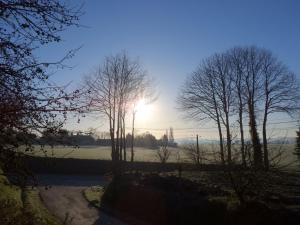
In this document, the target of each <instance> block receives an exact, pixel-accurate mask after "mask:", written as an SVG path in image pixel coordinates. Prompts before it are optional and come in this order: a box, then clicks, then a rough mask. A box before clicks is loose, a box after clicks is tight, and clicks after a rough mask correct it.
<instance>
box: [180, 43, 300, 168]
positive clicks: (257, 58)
mask: <svg viewBox="0 0 300 225" xmlns="http://www.w3.org/2000/svg"><path fill="white" fill-rule="evenodd" d="M299 93H300V91H299V82H298V80H297V79H296V77H295V75H294V74H293V73H292V72H290V71H289V70H288V69H287V67H286V66H285V65H284V64H283V63H281V62H280V61H278V60H277V59H276V58H275V57H274V56H273V55H272V53H271V52H269V51H267V50H265V49H260V48H257V47H254V46H252V47H236V48H233V49H230V50H228V51H226V52H224V53H221V54H214V55H213V56H211V57H209V58H208V59H206V60H204V61H203V62H202V63H201V64H200V66H199V67H198V69H197V70H196V71H195V72H194V73H193V74H192V75H191V76H190V77H189V78H188V80H187V81H186V83H185V84H184V86H183V88H182V89H181V93H180V95H179V97H178V103H179V108H180V109H181V110H183V111H184V112H185V113H186V115H187V117H188V118H192V119H195V120H200V121H202V120H213V121H214V122H215V123H216V124H217V127H218V133H219V139H220V142H219V143H220V155H221V161H222V162H223V163H224V162H225V159H224V158H225V151H224V147H223V133H224V130H225V132H226V150H227V151H226V153H227V161H228V162H229V163H230V162H231V160H232V133H233V131H232V128H231V125H232V124H234V120H237V121H238V123H239V133H240V135H239V136H240V140H241V148H240V152H241V156H242V163H243V164H244V165H246V158H247V152H246V147H245V138H244V136H245V135H244V120H245V119H248V124H249V132H250V138H251V142H252V148H251V149H252V153H253V154H252V157H253V162H254V164H255V166H256V167H257V168H263V167H264V168H266V169H268V168H269V157H268V140H267V120H268V115H270V114H271V113H277V112H285V113H289V114H292V113H293V112H298V111H299V109H300V108H299V99H300V98H299ZM257 118H262V120H263V121H262V124H263V125H262V135H263V145H262V144H261V141H260V137H259V132H258V127H257V120H258V119H257ZM262 147H263V148H262Z"/></svg>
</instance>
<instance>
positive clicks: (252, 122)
mask: <svg viewBox="0 0 300 225" xmlns="http://www.w3.org/2000/svg"><path fill="white" fill-rule="evenodd" d="M248 110H249V128H250V136H251V141H252V145H253V160H254V166H255V167H257V168H262V164H263V160H262V150H261V144H260V140H259V135H258V132H257V126H256V119H255V111H254V104H253V102H252V101H248Z"/></svg>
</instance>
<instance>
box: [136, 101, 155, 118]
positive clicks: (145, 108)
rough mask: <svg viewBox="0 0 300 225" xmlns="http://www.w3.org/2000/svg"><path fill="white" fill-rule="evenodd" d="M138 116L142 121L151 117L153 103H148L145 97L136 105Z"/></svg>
mask: <svg viewBox="0 0 300 225" xmlns="http://www.w3.org/2000/svg"><path fill="white" fill-rule="evenodd" d="M134 108H135V112H136V116H137V117H138V119H139V120H142V122H144V121H146V120H148V119H149V117H150V115H151V105H149V104H147V103H146V101H145V99H140V100H139V101H138V102H137V104H136V105H135V107H134Z"/></svg>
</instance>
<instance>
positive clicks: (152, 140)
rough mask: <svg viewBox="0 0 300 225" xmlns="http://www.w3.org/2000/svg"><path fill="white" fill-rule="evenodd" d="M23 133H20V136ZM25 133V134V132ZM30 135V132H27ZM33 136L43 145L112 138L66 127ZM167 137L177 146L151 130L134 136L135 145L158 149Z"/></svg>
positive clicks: (128, 139) (102, 142)
mask: <svg viewBox="0 0 300 225" xmlns="http://www.w3.org/2000/svg"><path fill="white" fill-rule="evenodd" d="M21 135H23V134H22V133H20V134H18V136H21ZM24 135H25V134H24ZM26 135H28V134H26ZM31 136H32V138H34V139H35V143H36V144H41V145H46V144H47V145H52V146H54V145H66V146H83V145H97V146H110V145H111V139H110V137H107V136H106V135H105V134H102V133H100V134H99V135H95V134H94V133H91V132H87V133H84V132H71V131H68V130H66V129H60V130H59V131H57V132H53V131H52V130H45V131H44V132H43V133H42V136H41V137H37V136H35V135H33V134H32V135H31ZM166 139H167V143H168V145H169V146H173V147H176V146H177V144H176V143H175V142H174V140H173V141H172V142H169V141H168V137H167V136H166V135H164V136H163V137H162V138H161V139H156V137H155V136H154V135H152V134H151V133H149V132H146V133H143V134H139V135H136V136H135V138H134V146H135V147H143V148H149V149H158V148H159V147H160V146H162V145H165V142H166ZM125 141H126V142H125V143H126V146H127V147H130V146H131V141H132V137H131V134H129V133H128V134H127V135H126V140H125Z"/></svg>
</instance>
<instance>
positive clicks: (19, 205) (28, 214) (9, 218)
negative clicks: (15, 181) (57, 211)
mask: <svg viewBox="0 0 300 225" xmlns="http://www.w3.org/2000/svg"><path fill="white" fill-rule="evenodd" d="M2 174H3V172H2V171H1V169H0V224H1V225H6V224H7V225H8V224H14V225H29V224H30V225H61V224H62V223H61V222H60V221H59V220H58V219H56V218H55V217H54V216H52V215H51V214H50V213H49V211H48V210H47V209H46V207H45V206H44V205H43V203H42V201H41V199H40V196H39V192H38V190H37V189H30V188H26V189H23V190H22V189H21V188H20V187H18V186H15V185H12V184H10V182H9V181H8V180H7V178H6V176H4V175H2Z"/></svg>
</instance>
